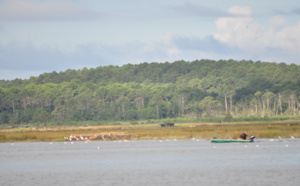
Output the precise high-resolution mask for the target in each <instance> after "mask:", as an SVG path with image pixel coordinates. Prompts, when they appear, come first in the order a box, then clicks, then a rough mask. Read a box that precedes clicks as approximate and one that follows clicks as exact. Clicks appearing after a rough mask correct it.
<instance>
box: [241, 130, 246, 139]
mask: <svg viewBox="0 0 300 186" xmlns="http://www.w3.org/2000/svg"><path fill="white" fill-rule="evenodd" d="M239 139H240V140H246V139H247V134H246V133H245V132H244V131H242V134H241V136H240V138H239Z"/></svg>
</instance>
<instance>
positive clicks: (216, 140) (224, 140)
mask: <svg viewBox="0 0 300 186" xmlns="http://www.w3.org/2000/svg"><path fill="white" fill-rule="evenodd" d="M254 138H255V136H254V135H252V136H250V138H249V139H246V140H238V139H220V138H216V137H213V138H212V139H211V142H212V143H250V142H253V141H254Z"/></svg>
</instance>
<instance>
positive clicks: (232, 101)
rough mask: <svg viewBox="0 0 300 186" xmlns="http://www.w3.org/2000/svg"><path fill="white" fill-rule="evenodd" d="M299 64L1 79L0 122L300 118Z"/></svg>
mask: <svg viewBox="0 0 300 186" xmlns="http://www.w3.org/2000/svg"><path fill="white" fill-rule="evenodd" d="M299 89H300V66H298V65H295V64H291V65H287V64H285V63H280V64H279V63H269V62H260V61H256V62H253V61H246V60H243V61H235V60H219V61H214V60H207V59H203V60H196V61H192V62H187V61H175V62H173V63H169V62H165V63H155V62H153V63H141V64H126V65H123V66H121V67H119V66H100V67H97V68H91V69H87V68H83V69H80V70H72V69H68V70H66V71H63V72H55V71H54V72H51V73H44V74H41V75H40V76H38V77H31V78H29V79H25V80H21V79H15V80H11V81H5V80H1V81H0V124H10V125H12V126H14V125H19V124H26V123H44V124H45V125H46V124H47V123H49V122H51V123H54V124H59V123H64V122H67V121H77V122H78V121H105V120H106V121H107V120H110V121H112V120H113V121H120V120H131V121H132V120H151V119H164V118H179V117H181V118H221V117H227V118H228V117H230V118H232V117H233V118H238V117H251V116H254V117H270V116H297V115H299V114H300V113H299V98H300V97H299Z"/></svg>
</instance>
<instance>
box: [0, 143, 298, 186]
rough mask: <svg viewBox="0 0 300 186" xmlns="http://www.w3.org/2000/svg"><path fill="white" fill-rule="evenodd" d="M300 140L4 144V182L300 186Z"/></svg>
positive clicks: (0, 165) (0, 150) (0, 172)
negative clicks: (243, 142) (223, 142)
mask: <svg viewBox="0 0 300 186" xmlns="http://www.w3.org/2000/svg"><path fill="white" fill-rule="evenodd" d="M299 175H300V139H296V140H290V139H283V140H281V141H278V140H275V141H270V140H268V139H258V140H256V142H254V143H248V144H239V143H230V144H213V143H210V141H208V140H168V141H167V140H162V141H160V140H148V141H125V142H124V141H107V142H100V141H98V142H88V143H85V142H74V143H70V142H67V143H64V142H59V143H58V142H57V143H48V142H47V143H46V142H43V143H14V144H11V143H2V144H0V185H6V186H8V185H24V186H27V185H28V186H29V185H30V186H32V185H130V186H131V185H139V186H141V185H168V186H169V185H175V186H176V185H181V186H182V185H189V186H192V185H222V186H226V185H230V186H235V185H236V186H238V185H264V186H265V185H272V186H273V185H289V186H291V185H299V182H300V177H299Z"/></svg>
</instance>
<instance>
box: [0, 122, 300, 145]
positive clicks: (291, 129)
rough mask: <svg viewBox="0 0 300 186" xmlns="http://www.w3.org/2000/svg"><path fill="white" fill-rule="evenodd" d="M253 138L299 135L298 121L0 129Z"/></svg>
mask: <svg viewBox="0 0 300 186" xmlns="http://www.w3.org/2000/svg"><path fill="white" fill-rule="evenodd" d="M241 130H243V131H246V133H247V134H249V135H251V134H254V135H256V137H257V138H278V136H280V137H281V138H289V137H291V136H294V137H300V122H299V121H276V122H243V123H175V127H160V125H159V124H137V125H108V126H89V127H52V128H22V129H2V130H0V142H38V141H64V137H68V136H70V135H73V134H82V135H84V134H96V133H116V132H120V133H129V134H133V135H134V136H135V137H133V138H132V139H133V140H142V139H190V138H199V139H210V138H211V137H219V138H237V137H238V136H239V135H240V131H241Z"/></svg>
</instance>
